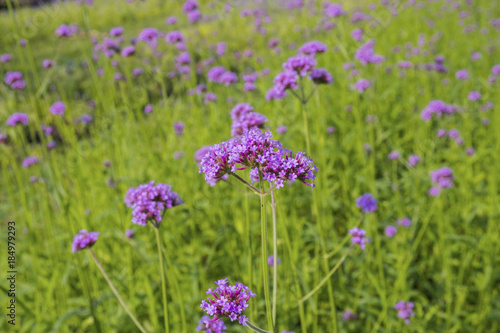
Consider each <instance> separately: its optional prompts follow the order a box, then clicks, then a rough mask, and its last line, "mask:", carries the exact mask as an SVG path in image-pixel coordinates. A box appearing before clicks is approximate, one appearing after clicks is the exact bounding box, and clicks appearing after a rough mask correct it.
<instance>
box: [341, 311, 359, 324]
mask: <svg viewBox="0 0 500 333" xmlns="http://www.w3.org/2000/svg"><path fill="white" fill-rule="evenodd" d="M356 318H358V315H357V314H355V313H354V312H352V311H351V310H345V311H344V313H343V314H342V320H343V321H349V320H354V319H356Z"/></svg>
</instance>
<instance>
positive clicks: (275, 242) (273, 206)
mask: <svg viewBox="0 0 500 333" xmlns="http://www.w3.org/2000/svg"><path fill="white" fill-rule="evenodd" d="M271 210H272V216H273V308H272V311H273V323H274V325H275V327H276V326H277V325H276V300H277V296H278V237H277V227H276V202H275V200H274V191H271Z"/></svg>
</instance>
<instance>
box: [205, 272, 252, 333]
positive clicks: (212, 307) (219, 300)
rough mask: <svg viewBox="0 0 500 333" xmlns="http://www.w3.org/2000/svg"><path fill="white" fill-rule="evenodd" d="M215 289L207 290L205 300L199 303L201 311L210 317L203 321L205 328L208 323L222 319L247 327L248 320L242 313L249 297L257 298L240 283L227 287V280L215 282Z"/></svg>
mask: <svg viewBox="0 0 500 333" xmlns="http://www.w3.org/2000/svg"><path fill="white" fill-rule="evenodd" d="M215 284H216V285H217V288H215V289H212V288H209V289H208V291H207V295H211V296H212V297H213V298H210V297H208V298H207V299H206V300H203V301H201V309H202V310H203V311H205V312H206V313H207V314H208V315H209V316H211V317H212V319H210V320H208V319H207V320H206V321H205V325H206V327H208V326H209V325H210V322H215V321H218V320H220V319H222V318H229V319H230V320H231V321H235V320H238V323H240V324H241V325H243V326H246V325H247V321H248V318H247V317H246V316H245V315H244V314H243V311H244V310H245V309H246V308H247V307H248V303H247V302H248V301H249V300H250V298H251V297H255V296H257V294H255V293H254V292H253V291H251V290H250V288H248V287H247V286H245V285H244V284H242V283H239V282H236V283H235V284H234V286H231V285H228V282H227V278H225V279H222V280H219V281H216V282H215Z"/></svg>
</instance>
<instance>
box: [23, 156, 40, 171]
mask: <svg viewBox="0 0 500 333" xmlns="http://www.w3.org/2000/svg"><path fill="white" fill-rule="evenodd" d="M34 164H38V157H36V156H28V157H26V158H25V159H24V160H23V168H27V167H29V166H31V165H34Z"/></svg>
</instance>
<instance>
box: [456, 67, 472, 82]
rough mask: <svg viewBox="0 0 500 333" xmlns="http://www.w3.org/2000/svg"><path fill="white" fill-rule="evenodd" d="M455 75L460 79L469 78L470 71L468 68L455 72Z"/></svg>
mask: <svg viewBox="0 0 500 333" xmlns="http://www.w3.org/2000/svg"><path fill="white" fill-rule="evenodd" d="M455 77H456V78H457V79H459V80H468V79H469V72H468V71H467V70H466V69H462V70H459V71H458V72H457V73H456V74H455Z"/></svg>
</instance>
